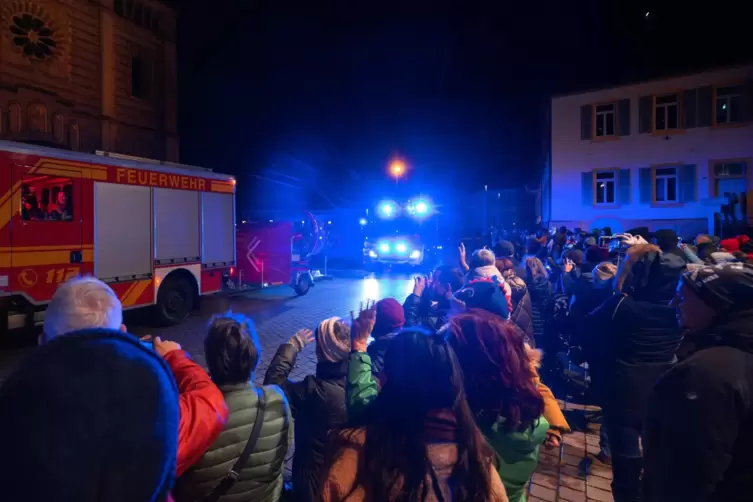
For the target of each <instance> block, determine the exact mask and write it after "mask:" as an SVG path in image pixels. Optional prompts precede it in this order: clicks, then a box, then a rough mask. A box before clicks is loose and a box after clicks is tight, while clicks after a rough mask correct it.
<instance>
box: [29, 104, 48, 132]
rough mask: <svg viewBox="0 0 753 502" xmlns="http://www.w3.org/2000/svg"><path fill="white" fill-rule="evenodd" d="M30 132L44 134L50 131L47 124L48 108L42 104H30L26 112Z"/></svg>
mask: <svg viewBox="0 0 753 502" xmlns="http://www.w3.org/2000/svg"><path fill="white" fill-rule="evenodd" d="M26 114H27V118H26V120H27V121H28V124H29V130H30V131H37V132H44V133H46V132H47V131H49V126H48V123H47V107H45V106H44V105H43V104H42V103H30V104H29V107H28V109H27V110H26Z"/></svg>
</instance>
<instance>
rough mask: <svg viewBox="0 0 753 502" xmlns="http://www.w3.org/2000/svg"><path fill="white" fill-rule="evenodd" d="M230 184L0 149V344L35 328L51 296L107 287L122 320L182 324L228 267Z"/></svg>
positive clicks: (161, 169)
mask: <svg viewBox="0 0 753 502" xmlns="http://www.w3.org/2000/svg"><path fill="white" fill-rule="evenodd" d="M235 249H236V246H235V179H234V178H233V177H232V176H227V175H224V174H218V173H215V172H212V170H210V169H204V168H200V167H194V166H186V165H182V164H174V163H169V162H163V161H158V160H149V159H142V158H137V157H130V156H125V155H119V154H113V153H108V152H96V154H88V153H79V152H71V151H66V150H62V149H56V148H47V147H40V146H32V145H27V144H21V143H13V142H9V141H0V334H2V333H4V332H6V331H7V330H8V329H9V328H14V327H27V328H29V327H32V326H33V325H34V324H35V323H38V322H41V321H42V319H43V313H44V309H45V307H46V305H47V304H48V303H49V301H50V299H51V298H52V295H53V294H54V293H55V290H56V289H57V287H58V285H59V284H61V283H62V282H65V281H67V280H69V279H71V278H73V277H76V276H79V275H93V276H96V277H98V278H99V279H101V280H102V281H104V282H105V283H107V284H108V285H109V286H110V287H111V288H112V290H113V291H114V292H115V294H116V295H117V296H118V298H119V299H120V301H121V303H122V305H123V309H124V310H125V309H134V308H138V307H146V306H154V307H155V314H156V315H155V317H156V318H157V319H158V320H159V321H160V322H161V323H162V324H175V323H178V322H180V321H182V320H183V319H185V318H186V317H187V316H188V315H189V313H190V311H191V310H192V308H193V307H195V306H196V305H197V302H198V300H199V298H200V297H201V296H203V295H209V294H213V293H217V292H219V291H221V290H222V289H223V285H224V284H225V282H226V281H227V279H228V278H229V276H230V275H232V274H233V273H234V267H235Z"/></svg>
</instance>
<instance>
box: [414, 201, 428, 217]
mask: <svg viewBox="0 0 753 502" xmlns="http://www.w3.org/2000/svg"><path fill="white" fill-rule="evenodd" d="M414 208H415V210H416V214H418V215H424V214H426V213H428V212H429V204H427V203H426V202H424V201H422V200H420V201H418V202H416V205H415V206H414Z"/></svg>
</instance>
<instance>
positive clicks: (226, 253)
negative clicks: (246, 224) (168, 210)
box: [201, 192, 235, 268]
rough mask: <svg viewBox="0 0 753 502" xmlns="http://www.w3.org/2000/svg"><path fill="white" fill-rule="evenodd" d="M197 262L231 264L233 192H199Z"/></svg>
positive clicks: (233, 258) (209, 265) (232, 260)
mask: <svg viewBox="0 0 753 502" xmlns="http://www.w3.org/2000/svg"><path fill="white" fill-rule="evenodd" d="M201 197H202V201H201V215H202V223H201V241H202V242H201V263H202V265H203V266H205V267H206V268H219V267H230V266H232V265H235V195H234V194H227V193H215V192H202V194H201Z"/></svg>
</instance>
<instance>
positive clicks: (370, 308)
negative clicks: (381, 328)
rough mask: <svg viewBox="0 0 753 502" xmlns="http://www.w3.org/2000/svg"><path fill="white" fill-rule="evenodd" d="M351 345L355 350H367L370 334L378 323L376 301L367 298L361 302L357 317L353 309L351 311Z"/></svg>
mask: <svg viewBox="0 0 753 502" xmlns="http://www.w3.org/2000/svg"><path fill="white" fill-rule="evenodd" d="M350 320H351V326H350V345H351V348H352V349H353V350H357V351H359V352H365V351H366V347H367V345H368V343H369V336H371V331H372V330H373V329H374V324H375V323H376V301H374V300H366V305H365V308H364V303H363V302H361V304H360V306H359V308H358V317H356V316H355V315H354V313H353V311H352V310H351V311H350Z"/></svg>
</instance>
